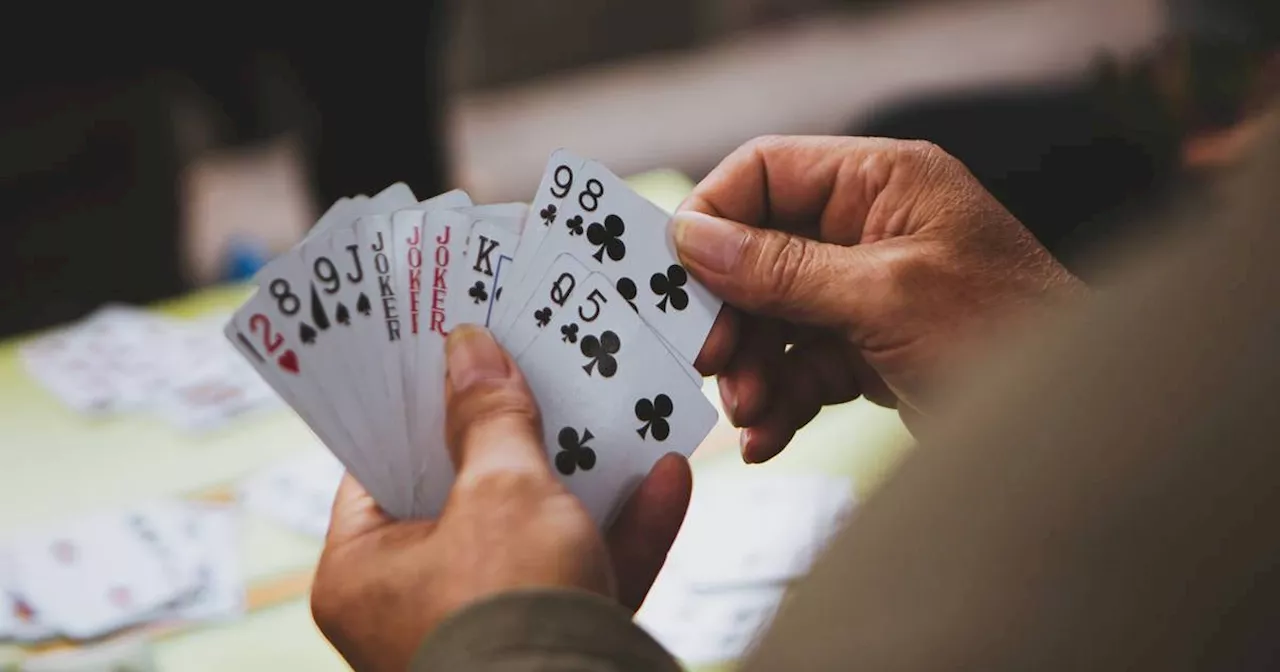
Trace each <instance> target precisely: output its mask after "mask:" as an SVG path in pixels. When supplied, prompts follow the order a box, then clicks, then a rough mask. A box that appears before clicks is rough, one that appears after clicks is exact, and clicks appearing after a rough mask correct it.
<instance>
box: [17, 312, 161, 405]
mask: <svg viewBox="0 0 1280 672" xmlns="http://www.w3.org/2000/svg"><path fill="white" fill-rule="evenodd" d="M172 330H173V326H172V324H171V323H170V322H169V321H168V320H165V319H163V318H161V317H159V316H157V315H154V314H152V313H150V312H148V311H144V310H142V309H139V308H130V307H126V306H116V305H109V306H105V307H103V308H101V309H99V310H97V311H95V312H94V313H93V314H92V315H90V316H88V317H86V318H85V319H83V320H81V321H80V322H78V323H76V324H73V325H71V326H70V327H66V328H63V329H60V330H57V331H55V332H53V333H51V334H48V335H45V336H42V337H40V338H37V339H36V340H34V341H32V342H30V343H27V344H25V345H24V346H23V347H22V349H21V353H22V358H23V362H24V364H25V365H26V368H27V371H28V372H29V373H30V374H31V375H32V376H33V377H35V378H36V379H37V380H38V381H39V382H40V383H41V384H42V385H44V386H45V387H46V388H47V389H49V390H50V391H52V392H53V393H54V394H55V395H57V396H58V397H59V398H60V399H61V400H62V401H63V402H64V403H66V404H67V405H68V406H70V407H72V408H73V409H75V410H77V411H80V412H83V413H111V412H118V411H125V410H134V409H137V408H140V407H142V406H145V405H146V404H147V402H148V401H149V400H150V399H152V398H153V397H154V395H156V394H157V393H159V392H161V391H163V390H164V389H165V388H166V387H167V386H168V385H169V384H170V382H171V377H172V374H173V369H172V368H171V367H169V366H168V365H167V352H166V348H165V347H162V346H165V345H167V344H168V343H169V342H171V339H170V338H169V337H170V336H171V334H172Z"/></svg>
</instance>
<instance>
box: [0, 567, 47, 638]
mask: <svg viewBox="0 0 1280 672" xmlns="http://www.w3.org/2000/svg"><path fill="white" fill-rule="evenodd" d="M21 588H22V586H20V585H19V584H18V576H17V574H16V572H15V570H14V568H13V561H12V558H11V550H10V548H9V546H8V545H4V546H0V641H4V640H7V639H11V640H14V641H18V642H38V641H40V640H44V639H49V638H52V637H55V636H57V634H58V632H57V631H56V630H54V629H53V628H52V627H50V626H49V625H48V624H46V623H44V622H42V621H41V620H40V619H39V618H38V617H37V614H36V613H35V610H34V609H32V608H31V601H30V600H28V599H27V598H25V597H23V596H22V593H21Z"/></svg>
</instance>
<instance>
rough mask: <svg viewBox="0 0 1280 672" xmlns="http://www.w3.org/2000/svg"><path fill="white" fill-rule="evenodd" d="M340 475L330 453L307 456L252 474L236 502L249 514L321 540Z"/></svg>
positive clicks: (339, 468) (291, 459)
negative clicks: (249, 512)
mask: <svg viewBox="0 0 1280 672" xmlns="http://www.w3.org/2000/svg"><path fill="white" fill-rule="evenodd" d="M342 473H343V469H342V464H340V463H339V462H338V461H337V460H336V459H334V457H333V455H331V454H330V453H328V452H324V451H315V452H311V453H307V454H305V455H300V456H298V457H293V458H289V459H287V460H284V461H282V462H280V463H277V464H272V465H270V466H268V467H266V468H265V469H262V470H260V471H258V472H256V473H254V474H252V475H251V476H250V477H249V478H247V479H245V481H244V482H243V483H241V484H240V486H239V488H238V494H239V500H240V502H241V503H242V504H243V505H244V507H245V509H246V510H248V511H251V512H253V513H255V514H258V515H261V516H263V517H265V518H267V519H269V520H272V521H274V522H276V523H279V524H281V525H283V526H285V527H287V528H289V529H292V530H294V531H296V532H300V533H302V534H305V535H307V536H310V537H314V538H317V539H323V538H324V535H325V532H326V531H327V530H328V528H329V516H330V513H331V512H332V509H333V498H334V495H335V493H336V492H337V490H338V483H339V482H340V481H341V480H342Z"/></svg>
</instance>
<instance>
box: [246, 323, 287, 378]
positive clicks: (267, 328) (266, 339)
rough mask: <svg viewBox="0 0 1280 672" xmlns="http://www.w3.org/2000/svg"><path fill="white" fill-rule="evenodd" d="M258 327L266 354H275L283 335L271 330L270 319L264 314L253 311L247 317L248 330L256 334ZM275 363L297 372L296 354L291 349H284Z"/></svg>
mask: <svg viewBox="0 0 1280 672" xmlns="http://www.w3.org/2000/svg"><path fill="white" fill-rule="evenodd" d="M259 328H261V329H262V347H263V348H266V351H267V355H270V356H275V354H276V351H277V350H279V349H280V348H281V346H283V345H284V337H283V336H281V335H280V334H278V333H276V332H274V331H272V329H271V320H270V319H268V318H267V316H266V315H263V314H262V313H254V314H253V316H252V317H250V318H249V331H250V333H254V334H256V333H258V329H259ZM276 364H277V365H278V366H279V367H280V368H282V369H284V370H285V371H288V372H290V373H297V372H298V356H297V355H296V354H294V352H293V351H292V350H285V351H284V354H282V355H280V358H279V359H277V360H276Z"/></svg>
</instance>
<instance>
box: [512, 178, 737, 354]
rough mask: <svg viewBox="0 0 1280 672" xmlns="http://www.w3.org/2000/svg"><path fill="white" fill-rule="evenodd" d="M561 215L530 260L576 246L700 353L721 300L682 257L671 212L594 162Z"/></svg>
mask: <svg viewBox="0 0 1280 672" xmlns="http://www.w3.org/2000/svg"><path fill="white" fill-rule="evenodd" d="M558 217H559V220H558V221H559V223H558V224H556V225H554V226H552V227H550V229H549V230H548V232H547V233H546V235H545V238H544V239H543V241H542V244H541V246H540V247H539V249H538V252H537V256H536V258H535V260H534V261H532V262H531V266H530V267H531V268H538V267H542V266H544V265H548V264H549V263H551V261H552V260H554V259H555V258H556V257H557V256H559V255H560V254H563V253H566V252H568V253H570V254H573V255H574V256H575V257H577V258H578V259H579V260H580V261H582V263H584V264H586V265H587V267H588V268H590V269H591V270H592V271H595V272H599V273H603V274H604V275H605V276H606V277H608V278H609V279H610V280H611V281H612V282H613V284H614V288H615V290H616V291H617V293H618V294H620V295H621V296H622V297H623V298H625V299H626V300H627V301H628V302H629V303H630V304H631V305H632V306H633V307H634V308H635V309H636V310H637V311H639V314H640V316H641V317H642V318H643V319H644V321H645V322H646V323H648V324H649V326H650V327H652V328H653V329H654V330H655V331H656V332H657V333H658V335H659V336H661V337H662V338H663V340H665V341H666V342H668V343H669V344H671V349H672V350H673V351H674V352H675V353H676V354H677V355H679V356H680V358H681V359H683V360H684V361H685V362H689V363H692V362H693V361H695V360H696V359H697V357H698V353H699V352H700V351H701V350H702V345H703V343H705V342H706V339H707V334H708V333H709V332H710V331H711V325H712V324H713V323H714V322H715V319H716V316H717V315H718V314H719V312H720V306H721V301H720V299H718V298H716V297H715V296H714V295H712V294H711V293H710V292H709V291H708V290H707V289H706V288H705V287H703V286H702V284H701V283H699V282H698V281H696V280H694V279H693V278H692V277H690V276H689V274H688V272H687V271H685V269H684V267H683V266H682V265H681V264H680V261H679V259H678V258H677V257H676V254H675V249H674V246H673V244H672V242H671V240H670V232H669V231H668V223H669V222H670V219H671V216H670V215H669V214H667V213H666V212H664V211H663V210H662V209H661V208H659V207H658V206H656V205H654V204H652V203H650V202H649V201H647V200H645V199H644V198H643V197H641V196H640V195H639V194H636V193H635V192H634V191H632V190H631V188H630V187H628V186H627V184H626V183H625V182H623V181H622V180H621V179H620V178H618V177H617V176H615V175H614V174H613V173H610V172H609V171H608V170H607V169H605V168H604V167H603V166H601V165H599V164H597V163H595V162H588V163H587V164H586V165H585V166H583V168H582V169H581V170H580V171H579V173H578V183H577V186H575V187H574V188H573V190H572V191H571V193H570V194H569V196H568V197H567V198H565V199H564V200H563V201H562V202H561V204H560V211H559V213H558Z"/></svg>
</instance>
